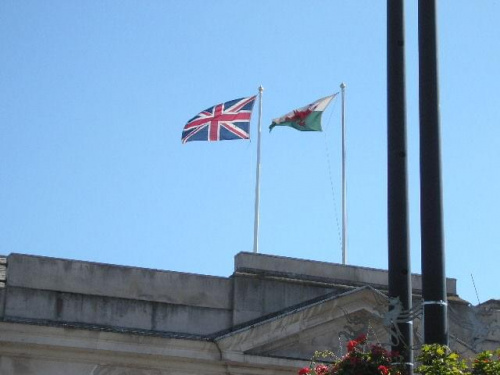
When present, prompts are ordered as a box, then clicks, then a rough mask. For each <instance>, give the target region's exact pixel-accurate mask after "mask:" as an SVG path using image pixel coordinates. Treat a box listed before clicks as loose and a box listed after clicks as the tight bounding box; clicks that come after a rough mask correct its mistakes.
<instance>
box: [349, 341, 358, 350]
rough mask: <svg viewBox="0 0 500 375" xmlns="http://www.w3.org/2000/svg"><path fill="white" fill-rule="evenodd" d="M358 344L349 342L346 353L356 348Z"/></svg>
mask: <svg viewBox="0 0 500 375" xmlns="http://www.w3.org/2000/svg"><path fill="white" fill-rule="evenodd" d="M358 344H359V342H357V341H356V340H351V341H349V342H348V343H347V351H348V352H352V351H353V350H354V348H355V347H356V346H358Z"/></svg>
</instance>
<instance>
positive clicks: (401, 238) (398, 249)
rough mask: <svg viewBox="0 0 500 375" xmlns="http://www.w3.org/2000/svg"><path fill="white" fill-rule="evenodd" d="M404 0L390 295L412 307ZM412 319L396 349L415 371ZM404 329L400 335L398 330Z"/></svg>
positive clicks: (394, 13) (394, 57) (393, 138)
mask: <svg viewBox="0 0 500 375" xmlns="http://www.w3.org/2000/svg"><path fill="white" fill-rule="evenodd" d="M404 32H405V28H404V0H388V1H387V163H388V164H387V168H388V171H387V179H388V180H387V182H388V189H387V193H388V197H387V201H388V236H389V240H388V243H389V297H393V298H399V300H400V302H401V304H402V307H403V310H406V311H408V310H410V309H411V307H412V293H411V292H412V288H411V270H410V251H409V241H408V183H407V158H406V155H407V152H406V85H405V38H404ZM412 327H413V326H412V322H411V321H408V322H403V321H401V322H399V323H397V330H396V329H395V328H396V327H394V329H393V334H394V337H398V339H399V340H398V341H397V342H395V343H394V344H393V350H397V351H399V352H400V353H401V354H402V355H403V358H404V361H405V363H406V368H407V370H408V374H412V373H413V367H412V366H413V352H412V345H413V329H412ZM398 330H399V332H400V333H401V336H399V335H398V334H397V332H398Z"/></svg>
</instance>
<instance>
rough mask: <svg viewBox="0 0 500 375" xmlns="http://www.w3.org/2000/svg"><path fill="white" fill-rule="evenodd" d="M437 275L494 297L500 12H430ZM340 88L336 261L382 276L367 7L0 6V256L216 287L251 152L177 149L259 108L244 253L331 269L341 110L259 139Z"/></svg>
mask: <svg viewBox="0 0 500 375" xmlns="http://www.w3.org/2000/svg"><path fill="white" fill-rule="evenodd" d="M406 5H407V8H406V21H407V22H406V29H407V60H406V61H407V66H406V67H407V104H408V145H409V155H408V157H409V189H410V202H409V203H410V212H411V214H410V220H411V253H412V272H415V273H420V231H419V230H420V229H419V228H420V225H419V220H420V219H419V218H420V216H419V166H418V143H419V140H418V64H417V62H418V50H417V9H416V5H417V2H416V1H408V2H407V4H406ZM438 10H439V45H440V61H439V62H440V93H441V130H442V169H443V196H444V224H445V241H446V242H445V243H446V256H447V262H446V270H447V276H448V277H453V278H457V279H458V291H459V294H460V295H461V296H462V297H463V298H464V299H466V300H469V301H470V302H472V303H474V304H475V303H477V298H476V295H475V292H474V288H473V285H472V279H471V274H473V275H474V279H475V282H476V286H477V288H478V293H479V298H480V300H481V302H483V301H485V300H488V299H491V298H499V297H500V295H499V292H498V281H497V280H498V274H497V272H498V264H499V250H500V230H499V224H498V216H499V213H500V198H499V192H500V178H499V170H500V106H499V105H500V100H499V97H500V96H499V94H498V92H499V83H500V78H499V73H498V68H499V67H500V47H499V40H500V23H499V22H498V16H499V15H500V2H499V1H497V0H482V1H470V0H469V1H466V0H443V1H439V8H438ZM342 81H344V82H346V84H347V100H346V105H347V185H348V215H349V249H348V251H349V254H348V263H349V264H352V265H357V266H367V267H374V268H383V269H386V268H387V209H386V205H387V193H386V178H387V173H386V162H387V157H386V154H387V150H386V145H387V142H386V131H387V115H386V105H387V104H386V100H387V99H386V98H387V96H386V2H385V1H381V0H380V1H373V0H358V1H340V0H335V1H332V0H330V1H326V0H324V1H320V0H317V1H298V0H289V1H256V2H248V1H239V0H230V1H229V0H220V1H204V0H203V1H202V0H198V1H195V0H192V1H166V0H157V1H153V0H147V1H139V0H137V1H131V0H130V1H117V0H116V1H114V0H109V1H101V0H85V1H83V0H79V1H77V0H70V1H68V0H59V1H58V0H48V1H39V0H3V1H1V2H0V103H1V104H0V184H1V187H0V253H3V254H8V253H11V252H18V253H28V254H37V255H44V256H53V257H63V258H73V259H81V260H89V261H97V262H105V263H114V264H123V265H135V266H141V267H150V268H160V269H167V270H176V271H183V272H192V273H203V274H212V275H221V276H228V275H230V274H231V273H232V270H233V257H234V255H235V254H236V253H238V252H240V251H251V250H252V236H253V208H254V184H255V159H256V141H255V140H256V129H257V115H256V114H257V111H255V113H254V116H253V119H252V137H253V140H252V141H226V142H218V143H215V142H214V143H208V142H192V143H188V144H185V145H182V144H181V142H180V137H181V132H182V128H183V126H184V124H185V123H186V121H187V120H189V119H190V118H191V117H192V116H194V115H195V114H197V113H198V112H199V111H201V110H203V109H205V108H207V107H209V106H211V105H214V104H216V103H219V102H223V101H227V100H231V99H235V98H239V97H242V96H250V95H254V94H256V93H257V88H258V86H259V85H261V84H262V85H263V86H264V88H265V92H264V100H263V129H264V131H263V134H262V174H261V236H260V249H261V252H262V253H266V254H275V255H283V256H290V257H297V258H306V259H314V260H320V261H328V262H337V263H340V262H341V259H342V258H341V246H340V235H339V226H338V224H337V221H339V222H340V218H341V213H340V202H341V190H340V188H341V185H340V169H341V164H340V149H341V142H340V108H341V106H340V101H335V102H333V103H332V104H331V105H330V107H329V108H328V109H327V111H326V112H325V114H324V118H323V120H324V127H325V131H324V132H323V133H301V132H298V131H295V130H293V129H288V128H276V129H275V130H274V131H273V133H271V134H269V133H268V132H267V131H266V130H265V129H267V125H269V124H270V122H271V119H272V118H275V117H279V116H281V115H283V114H285V113H287V112H289V111H290V110H292V109H294V108H297V107H300V106H303V105H305V104H308V103H310V102H312V101H314V100H316V99H318V98H321V97H324V96H326V95H329V94H331V93H334V92H337V91H339V84H340V83H341V82H342Z"/></svg>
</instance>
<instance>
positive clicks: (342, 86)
mask: <svg viewBox="0 0 500 375" xmlns="http://www.w3.org/2000/svg"><path fill="white" fill-rule="evenodd" d="M340 88H341V89H342V90H343V89H345V88H346V85H345V83H344V82H342V83H341V84H340Z"/></svg>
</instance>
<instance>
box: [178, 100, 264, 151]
mask: <svg viewBox="0 0 500 375" xmlns="http://www.w3.org/2000/svg"><path fill="white" fill-rule="evenodd" d="M255 98H256V96H251V97H249V98H240V99H235V100H230V101H229V102H225V103H221V104H217V105H214V106H213V107H210V108H208V109H206V110H204V111H202V112H200V113H199V114H197V115H196V116H194V117H193V118H192V119H191V120H189V121H188V123H187V124H186V125H185V126H184V129H183V131H182V143H186V142H190V141H224V140H232V139H249V138H250V117H251V116H252V108H253V105H254V103H255Z"/></svg>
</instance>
